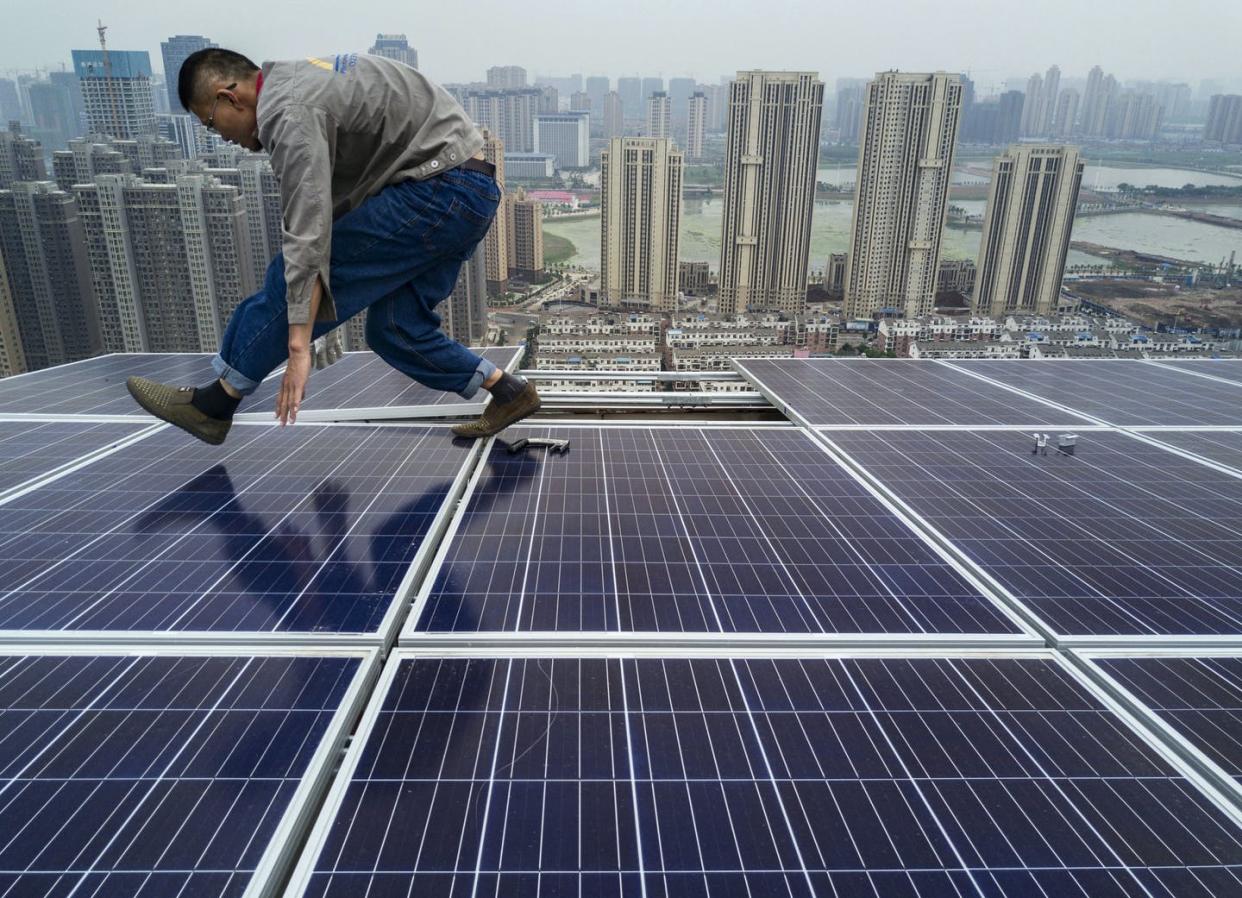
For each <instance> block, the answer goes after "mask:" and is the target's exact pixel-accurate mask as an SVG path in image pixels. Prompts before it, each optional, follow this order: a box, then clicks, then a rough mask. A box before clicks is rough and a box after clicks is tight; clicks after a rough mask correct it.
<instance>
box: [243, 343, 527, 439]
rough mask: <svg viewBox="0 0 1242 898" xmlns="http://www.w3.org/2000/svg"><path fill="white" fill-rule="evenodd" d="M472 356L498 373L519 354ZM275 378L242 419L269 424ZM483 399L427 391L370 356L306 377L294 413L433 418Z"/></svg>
mask: <svg viewBox="0 0 1242 898" xmlns="http://www.w3.org/2000/svg"><path fill="white" fill-rule="evenodd" d="M474 351H475V352H477V353H479V354H480V355H482V356H484V357H485V358H487V359H489V360H490V361H491V362H492V363H493V364H495V365H497V366H498V367H500V368H504V369H509V368H510V366H512V365H513V363H514V361H515V360H516V359H517V356H518V355H519V354H520V353H521V352H522V348H521V347H518V346H493V347H489V348H487V349H476V350H474ZM279 390H280V378H275V377H274V378H271V379H270V380H269V381H268V382H267V383H265V384H263V385H262V386H261V387H259V389H258V390H256V391H255V393H254V395H252V396H251V397H250V398H249V399H247V400H246V404H245V405H243V406H242V409H243V412H244V414H243V415H242V416H241V417H242V418H243V419H251V420H259V419H262V420H264V421H266V420H269V419H270V418H271V417H272V414H273V410H274V409H275V406H276V394H277V392H279ZM488 398H489V394H487V393H486V392H480V393H479V394H478V395H477V396H475V398H474V399H462V398H461V397H460V396H458V395H457V394H456V393H445V392H443V391H441V390H433V389H431V388H430V387H424V386H423V385H422V384H420V383H418V382H417V381H415V380H411V379H410V377H409V376H408V375H406V374H403V373H402V372H400V371H398V370H397V369H395V368H391V367H389V366H388V364H387V363H386V362H385V361H384V360H383V359H381V358H380V357H379V356H377V355H376V354H375V353H373V352H350V353H346V354H345V356H344V357H343V358H342V359H341V360H340V361H338V362H336V363H335V364H334V365H332V366H331V367H329V368H326V369H324V370H323V371H314V372H312V373H311V379H310V383H309V384H308V385H307V387H306V399H305V400H304V401H303V403H302V408H301V410H300V411H299V412H298V418H299V419H301V420H304V421H316V420H319V421H345V420H366V419H371V418H385V417H389V418H391V417H402V416H409V415H415V416H417V415H420V414H423V415H425V414H428V413H434V414H437V415H458V414H474V413H477V412H478V411H480V410H481V409H482V408H483V406H484V405H485V403H486V400H487V399H488Z"/></svg>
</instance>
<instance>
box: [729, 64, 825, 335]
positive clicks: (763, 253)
mask: <svg viewBox="0 0 1242 898" xmlns="http://www.w3.org/2000/svg"><path fill="white" fill-rule="evenodd" d="M823 105H824V83H823V82H822V81H820V80H819V78H818V77H816V75H815V73H814V72H759V71H751V72H738V74H737V79H736V80H735V81H734V82H733V83H732V85H731V86H730V93H729V128H728V138H727V141H726V149H725V180H724V213H723V224H722V229H721V238H720V243H721V247H720V278H719V280H720V300H719V302H720V311H721V313H722V314H726V315H731V314H735V313H738V312H744V311H746V310H747V309H780V310H783V311H786V312H795V313H796V312H800V311H802V310H803V309H804V308H805V306H806V282H807V263H808V257H809V253H810V247H811V212H812V209H813V208H814V205H815V171H816V167H817V165H818V163H819V129H820V121H821V117H822V113H823Z"/></svg>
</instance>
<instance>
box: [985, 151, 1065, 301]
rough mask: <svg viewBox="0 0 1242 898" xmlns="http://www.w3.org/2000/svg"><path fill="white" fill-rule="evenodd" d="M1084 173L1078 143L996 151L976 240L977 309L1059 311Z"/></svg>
mask: <svg viewBox="0 0 1242 898" xmlns="http://www.w3.org/2000/svg"><path fill="white" fill-rule="evenodd" d="M1082 172H1083V161H1082V159H1081V157H1080V156H1079V153H1078V150H1077V148H1075V147H1067V146H1040V145H1034V144H1014V145H1013V146H1011V147H1009V149H1008V150H1007V151H1006V152H1005V153H1004V154H1003V155H1001V156H998V157H997V158H996V161H995V162H994V163H993V164H992V184H991V187H990V188H989V190H988V205H987V217H986V218H985V220H984V224H983V237H982V239H981V241H980V243H979V263H978V274H977V276H976V279H975V300H974V307H975V313H976V314H979V315H991V316H993V317H998V316H1004V315H1010V314H1014V313H1026V314H1031V315H1050V314H1052V313H1054V312H1055V311H1056V308H1057V300H1058V299H1059V297H1060V294H1061V279H1062V277H1063V276H1064V274H1065V259H1066V255H1067V254H1068V253H1069V245H1070V231H1071V229H1072V227H1073V224H1074V211H1075V209H1076V208H1077V206H1078V188H1079V186H1080V185H1081V183H1082Z"/></svg>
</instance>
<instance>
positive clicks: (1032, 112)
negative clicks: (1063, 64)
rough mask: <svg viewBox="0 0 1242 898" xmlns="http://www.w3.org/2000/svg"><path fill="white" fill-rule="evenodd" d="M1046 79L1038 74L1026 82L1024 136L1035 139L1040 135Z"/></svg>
mask: <svg viewBox="0 0 1242 898" xmlns="http://www.w3.org/2000/svg"><path fill="white" fill-rule="evenodd" d="M1043 103H1044V79H1043V77H1042V76H1040V75H1039V74H1038V73H1036V74H1034V75H1032V76H1031V78H1030V80H1029V81H1027V82H1026V93H1025V95H1024V102H1023V104H1022V136H1023V137H1034V136H1035V135H1036V134H1038V133H1039V121H1040V117H1041V116H1042V115H1043Z"/></svg>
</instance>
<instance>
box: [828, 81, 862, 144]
mask: <svg viewBox="0 0 1242 898" xmlns="http://www.w3.org/2000/svg"><path fill="white" fill-rule="evenodd" d="M866 90H867V82H866V79H863V78H838V79H837V111H836V128H837V132H838V134H839V135H840V140H841V143H858V123H859V120H860V119H861V118H862V110H863V94H864V93H865V92H866Z"/></svg>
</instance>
